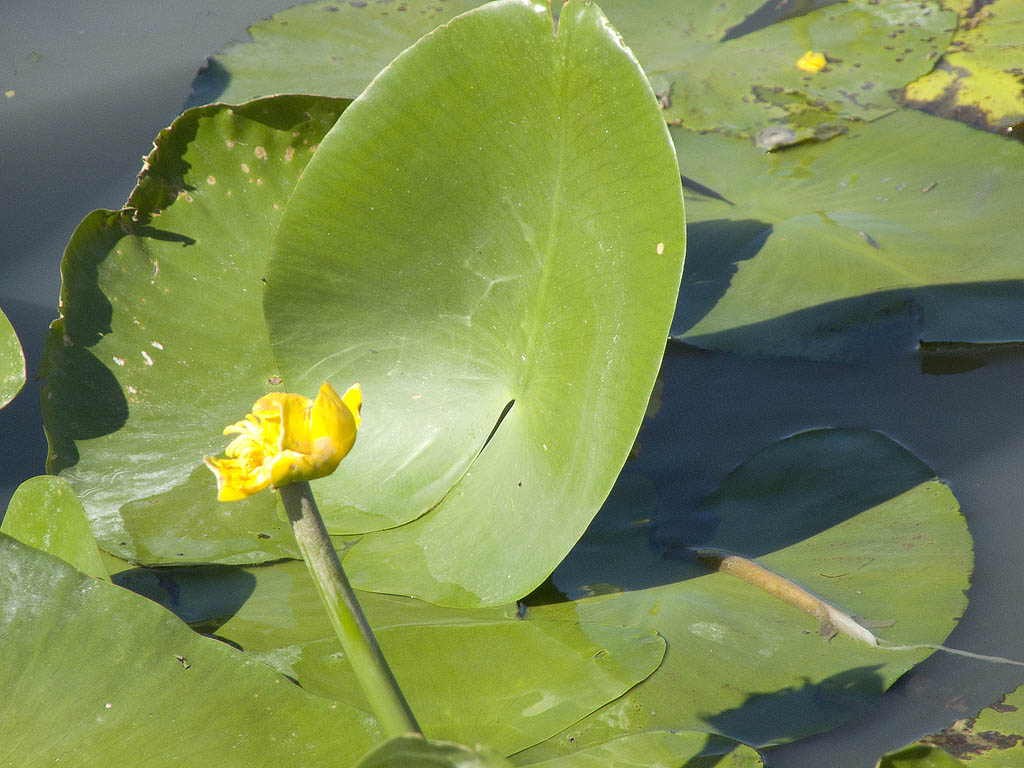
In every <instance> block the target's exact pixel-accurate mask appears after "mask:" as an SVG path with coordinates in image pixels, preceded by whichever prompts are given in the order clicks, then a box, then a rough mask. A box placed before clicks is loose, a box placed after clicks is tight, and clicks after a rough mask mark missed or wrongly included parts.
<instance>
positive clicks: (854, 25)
mask: <svg viewBox="0 0 1024 768" xmlns="http://www.w3.org/2000/svg"><path fill="white" fill-rule="evenodd" d="M822 6H823V7H822ZM602 7H603V8H604V10H605V12H606V13H607V14H608V17H609V18H610V19H611V20H612V21H613V22H614V23H615V24H616V25H617V26H618V28H619V29H620V30H621V31H622V34H623V35H624V36H625V38H626V40H627V41H629V42H630V44H631V45H632V46H633V47H634V50H635V51H636V54H637V58H639V59H640V63H641V64H642V65H643V67H644V70H645V71H646V72H647V76H648V77H649V78H650V79H651V85H652V86H654V89H655V91H657V92H658V94H659V97H660V99H661V103H662V106H663V114H664V116H665V118H666V120H668V121H670V122H672V123H673V124H676V125H683V126H686V127H687V128H689V129H691V130H694V131H719V132H724V133H729V134H734V135H739V136H747V137H754V138H755V139H756V141H757V143H758V144H759V145H761V146H763V147H764V148H766V149H767V148H772V147H775V146H779V145H785V144H792V143H795V142H797V141H802V140H804V139H808V138H815V137H822V138H827V137H828V136H831V135H835V134H836V133H839V132H841V131H843V130H844V128H845V125H846V123H847V122H848V121H849V120H851V119H856V120H872V119H874V118H876V117H880V116H882V115H884V114H886V113H888V112H890V111H892V110H893V109H894V108H895V107H896V102H895V101H894V100H893V99H892V97H891V96H890V95H889V91H890V90H892V89H894V88H900V87H902V86H903V85H905V84H906V83H908V82H910V81H911V80H913V79H914V78H916V77H918V76H920V75H922V74H925V73H927V72H928V71H930V70H931V68H932V67H933V66H934V64H935V61H936V60H937V57H938V55H939V54H940V53H941V52H942V51H943V50H944V48H945V45H946V44H947V43H948V42H949V39H950V36H951V34H952V32H953V29H954V28H955V26H956V16H955V15H954V14H952V13H949V12H946V11H942V10H941V9H940V7H939V5H938V4H937V3H935V2H915V3H909V2H885V3H878V2H871V0H854V1H853V2H844V3H838V4H836V3H813V4H812V3H778V2H767V3H763V4H762V2H761V0H724V1H723V0H699V1H698V2H693V1H692V0H691V1H690V2H685V3H679V2H674V0H647V2H642V3H638V2H636V1H635V0H607V2H605V3H602ZM810 50H813V51H816V52H821V53H823V54H824V55H825V57H826V59H827V64H826V66H825V68H824V69H823V70H821V71H820V72H814V73H809V72H804V71H801V70H800V69H798V68H797V66H796V63H797V60H798V59H799V58H800V57H801V56H802V55H803V54H804V53H805V52H807V51H810Z"/></svg>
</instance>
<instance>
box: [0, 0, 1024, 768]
mask: <svg viewBox="0 0 1024 768" xmlns="http://www.w3.org/2000/svg"><path fill="white" fill-rule="evenodd" d="M289 5H290V3H289V2H288V0H248V2H245V3H231V4H228V3H224V2H220V1H218V0H192V1H191V2H185V3H156V2H148V3H146V2H141V3H140V2H136V1H133V0H120V1H119V0H91V1H90V2H88V3H77V4H72V3H66V4H65V3H62V4H56V3H38V2H36V0H32V1H31V2H30V1H29V0H5V1H4V2H3V4H2V6H0V186H2V187H3V190H2V195H0V200H2V201H3V204H2V206H0V217H2V218H3V221H2V223H0V306H2V307H3V308H4V311H5V312H6V313H7V314H8V316H9V317H10V319H11V321H12V322H13V323H14V326H15V328H16V330H17V332H18V334H19V336H20V338H21V340H22V343H23V345H24V347H25V351H26V355H27V357H28V366H29V376H30V379H31V377H33V376H34V375H35V373H36V372H37V370H38V366H39V359H40V356H41V353H42V342H43V337H44V334H45V331H46V327H47V325H48V323H49V321H50V320H51V319H52V318H53V317H54V315H55V312H56V306H57V297H58V291H59V285H60V278H59V264H60V257H61V253H62V251H63V248H64V245H65V244H66V242H67V240H68V238H69V237H70V235H71V233H72V231H73V230H74V228H75V226H76V225H77V224H78V222H79V220H80V219H81V218H82V217H83V216H84V215H85V214H87V213H88V212H89V211H90V210H92V209H94V208H101V207H106V208H117V207H119V206H120V205H121V204H122V203H123V202H124V200H125V198H126V197H127V195H128V193H129V192H130V191H131V188H132V186H133V184H134V180H135V175H136V174H137V173H138V170H139V167H140V158H141V156H142V155H144V154H146V153H147V152H148V151H149V149H150V146H151V141H152V139H153V137H154V136H155V135H156V133H157V131H158V130H159V129H160V128H162V127H164V126H166V125H167V124H168V123H170V121H171V120H173V119H174V117H175V116H176V115H177V114H178V112H179V111H180V109H181V106H182V105H183V104H184V103H185V100H186V98H187V96H188V91H189V84H190V82H191V80H192V77H193V75H194V73H195V71H196V70H197V69H198V68H199V67H200V66H202V65H203V63H204V60H205V57H206V56H207V55H209V54H211V53H214V52H216V51H219V50H221V49H222V48H223V47H224V45H225V44H227V43H228V42H229V41H231V40H240V39H245V37H246V35H245V31H244V30H245V28H246V26H247V25H249V24H251V23H253V22H255V21H257V20H258V19H259V18H261V17H264V16H268V15H270V14H272V13H274V12H276V11H278V10H281V9H283V8H285V7H287V6H289ZM11 90H13V91H14V92H15V93H14V95H13V97H10V98H7V97H6V96H4V95H3V93H4V92H5V91H11ZM668 355H669V361H667V363H666V374H667V375H666V379H665V399H666V401H671V402H676V403H682V402H685V403H686V407H677V408H676V409H675V410H674V411H673V415H672V417H671V418H672V421H671V428H672V429H674V430H677V431H678V433H679V434H680V435H690V436H693V437H692V439H688V440H679V441H677V443H678V455H676V456H672V457H665V458H666V464H667V465H671V466H673V467H677V468H678V472H677V474H676V475H675V479H674V483H675V486H676V487H677V488H678V492H679V494H680V498H679V503H680V504H688V503H691V502H694V501H696V500H697V499H699V498H700V497H701V496H702V495H703V494H705V493H707V492H708V491H710V490H712V489H713V488H714V487H715V486H716V485H717V484H718V482H719V481H720V480H721V479H722V477H724V475H725V474H726V473H727V472H728V471H729V470H730V469H732V468H733V467H734V466H735V465H736V464H738V463H739V462H741V461H743V460H744V459H746V458H747V457H748V456H750V455H751V454H752V453H754V452H755V451H756V450H758V449H759V448H762V447H764V446H766V445H768V444H770V443H772V442H774V441H776V440H778V439H780V438H782V437H784V436H786V435H789V434H792V433H794V432H797V431H800V430H802V429H807V428H811V427H819V426H864V427H872V428H876V429H880V430H882V431H883V432H885V433H886V434H888V435H889V436H890V437H892V438H894V439H895V440H897V441H899V442H901V443H902V444H904V445H905V446H907V447H908V448H909V449H910V450H912V451H914V452H915V453H917V454H918V455H919V456H921V457H922V458H923V459H924V460H925V461H927V462H928V463H929V464H930V465H931V466H932V467H933V468H934V469H935V471H936V472H937V473H938V474H939V475H940V477H942V478H943V479H945V480H947V481H948V482H949V483H950V484H951V486H952V488H953V491H954V492H955V493H956V495H957V497H958V498H959V500H960V502H961V504H962V507H963V511H964V514H965V515H966V516H967V519H968V522H969V525H970V529H971V533H972V534H973V536H974V537H975V542H976V549H977V566H976V572H975V575H974V586H973V587H972V590H971V594H970V598H971V604H970V607H969V609H968V611H967V614H966V615H965V617H964V620H963V621H962V622H961V624H960V626H959V627H958V628H957V629H956V631H954V633H953V635H952V636H951V637H950V638H949V640H948V641H947V644H948V645H951V646H955V647H960V648H965V649H968V650H971V651H976V652H980V653H987V654H995V655H1000V656H1008V657H1013V658H1022V659H1024V633H1021V632H1020V631H1019V629H1018V628H1019V627H1020V626H1021V625H1022V618H1024V616H1022V614H1024V607H1022V601H1021V600H1020V595H1022V594H1024V568H1022V567H1021V565H1020V563H1021V557H1020V550H1021V547H1022V541H1024V534H1022V531H1024V526H1022V525H1021V523H1020V518H1021V514H1022V512H1024V504H1022V499H1024V493H1022V491H1024V480H1022V479H1021V478H1022V476H1024V475H1022V473H1021V470H1020V468H1021V467H1022V466H1024V396H1022V395H1021V386H1020V382H1021V381H1022V380H1024V353H1021V352H1020V351H1017V350H1009V351H1006V352H1005V353H1003V354H999V355H993V356H988V357H985V356H982V357H978V356H976V355H974V356H971V355H968V356H959V357H934V356H930V357H927V358H923V357H922V356H921V355H919V354H917V353H914V352H907V351H903V352H898V353H897V352H894V353H892V354H888V355H882V356H880V357H878V358H877V359H875V360H873V361H872V362H871V364H866V365H859V366H849V365H836V364H817V363H806V362H792V361H790V362H786V361H773V362H766V361H751V360H744V359H740V358H734V357H729V356H723V355H712V354H707V353H701V352H697V351H694V350H692V349H690V348H687V347H684V346H672V347H670V349H669V353H668ZM662 420H664V417H662ZM0 436H2V438H3V439H2V440H0V509H2V508H3V507H5V506H6V503H7V499H8V498H9V496H10V494H11V492H13V490H14V488H16V487H17V486H18V484H19V483H20V482H22V481H23V480H24V479H26V478H28V477H30V476H32V475H35V474H39V473H40V472H42V471H43V462H44V460H45V453H46V449H45V442H44V439H43V434H42V428H41V426H40V414H39V405H38V386H37V385H36V384H35V383H34V382H32V381H31V380H30V381H29V383H28V384H27V385H26V388H25V390H24V391H23V392H22V394H21V395H19V396H18V397H17V398H16V400H15V401H14V402H13V403H12V404H11V405H10V406H8V407H7V408H6V409H4V410H2V411H0ZM663 533H664V534H665V535H669V534H670V533H671V531H670V530H668V529H667V528H665V529H663ZM582 571H583V572H581V573H580V574H579V577H580V578H581V579H585V578H586V576H587V574H586V573H585V571H586V567H583V569H582ZM598 575H600V574H598ZM600 580H602V581H607V580H609V579H607V578H601V579H600ZM1022 682H1024V673H1022V672H1021V671H1020V670H1019V669H1017V668H1013V667H1005V666H996V665H992V664H987V663H984V662H979V661H973V660H969V659H963V658H957V657H951V656H945V655H943V654H936V655H934V656H933V657H931V658H930V659H928V660H927V661H926V662H925V663H923V664H922V665H920V666H919V667H918V668H916V669H915V670H913V671H912V672H911V673H909V674H908V675H907V676H905V677H904V679H903V680H901V681H900V682H899V683H898V684H897V685H896V686H895V687H894V688H893V689H892V690H890V691H889V692H888V693H887V694H886V695H885V697H884V698H883V699H882V701H881V702H880V704H879V706H878V708H877V710H876V711H875V712H874V713H873V714H871V715H870V716H868V717H865V718H862V719H860V720H859V721H857V722H854V723H850V724H848V725H847V726H845V727H843V728H841V729H839V730H837V731H834V732H832V733H829V734H825V735H823V736H820V737H817V738H812V739H808V740H805V741H802V742H799V743H797V744H793V745H790V746H787V747H784V748H781V749H778V750H776V751H774V752H773V753H771V754H769V756H768V759H769V764H770V765H771V766H774V767H775V768H801V767H802V766H815V767H817V766H823V765H827V766H833V767H834V768H847V767H849V768H861V767H863V766H873V765H874V761H875V758H876V757H877V756H878V755H879V754H881V753H882V752H884V751H886V750H889V749H893V748H896V747H899V746H902V745H903V744H904V743H906V742H908V741H910V740H912V739H914V738H917V737H918V736H920V735H922V734H924V733H926V732H929V731H932V730H936V729H938V728H942V727H944V726H946V725H948V724H949V723H950V722H951V721H952V720H953V719H955V718H957V717H962V716H965V715H968V714H971V713H973V712H974V711H975V710H977V709H979V708H980V707H983V706H985V705H987V704H989V703H991V702H992V701H994V700H995V699H997V698H998V697H999V696H1000V695H1001V694H1002V693H1003V692H1005V691H1007V690H1009V689H1012V688H1014V687H1016V686H1017V685H1020V684H1021V683H1022Z"/></svg>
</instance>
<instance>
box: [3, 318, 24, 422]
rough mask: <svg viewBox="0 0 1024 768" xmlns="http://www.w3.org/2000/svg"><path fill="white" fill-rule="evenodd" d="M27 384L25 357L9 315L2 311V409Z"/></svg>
mask: <svg viewBox="0 0 1024 768" xmlns="http://www.w3.org/2000/svg"><path fill="white" fill-rule="evenodd" d="M24 383H25V355H24V353H23V352H22V351H21V343H20V342H19V341H18V335H17V334H16V333H15V332H14V328H13V327H12V326H11V321H10V320H8V319H7V315H5V314H4V313H3V311H2V310H0V408H3V407H4V406H5V405H7V404H8V403H9V402H11V400H13V399H14V396H15V395H16V394H18V392H20V391H21V387H22V385H24Z"/></svg>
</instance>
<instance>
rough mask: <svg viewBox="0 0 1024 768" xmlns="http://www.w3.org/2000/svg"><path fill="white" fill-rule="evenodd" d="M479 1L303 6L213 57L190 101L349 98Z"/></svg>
mask: <svg viewBox="0 0 1024 768" xmlns="http://www.w3.org/2000/svg"><path fill="white" fill-rule="evenodd" d="M480 4H481V0H402V1H401V2H399V3H393V2H387V3H382V2H377V1H376V0H369V2H362V0H356V2H333V0H328V2H318V3H304V4H303V5H299V6H297V7H295V8H289V9H287V10H284V11H281V12H280V13H277V14H275V15H274V16H272V17H271V18H269V19H266V20H265V21H260V22H258V23H256V24H253V25H252V26H251V27H249V34H250V35H252V41H251V42H245V43H233V44H232V45H229V46H228V47H227V48H226V49H225V50H224V51H223V52H222V53H219V54H217V55H216V56H211V57H210V60H209V62H208V63H207V66H206V67H205V68H204V69H202V70H201V71H200V72H199V74H198V75H197V76H196V79H195V82H193V84H192V95H191V96H190V97H189V106H198V105H200V104H207V103H209V102H213V101H224V102H228V103H230V104H238V103H240V102H243V101H249V100H250V99H255V98H256V97H258V96H270V95H272V94H276V93H316V94H320V95H322V96H335V97H338V98H348V99H354V98H355V97H356V96H358V95H359V94H360V93H362V92H363V89H364V88H366V86H367V85H369V84H370V81H371V80H372V79H373V78H374V77H375V76H376V75H377V73H378V72H380V71H381V70H382V69H384V67H386V66H387V65H388V63H389V62H390V61H391V60H392V59H393V58H395V56H397V55H398V54H399V53H401V52H402V51H403V50H405V49H406V48H408V47H409V46H410V45H412V44H413V43H415V42H416V41H417V40H418V39H419V38H420V37H422V36H423V35H425V34H427V33H428V32H430V31H431V30H432V29H434V27H437V26H439V25H441V24H444V23H445V22H447V21H449V20H450V19H451V18H452V17H453V16H455V15H457V14H459V13H463V12H465V11H468V10H470V9H471V8H475V7H476V6H478V5H480Z"/></svg>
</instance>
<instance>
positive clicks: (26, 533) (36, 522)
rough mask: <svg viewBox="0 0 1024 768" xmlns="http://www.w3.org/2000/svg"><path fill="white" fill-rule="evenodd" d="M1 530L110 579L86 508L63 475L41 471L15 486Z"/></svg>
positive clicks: (83, 569)
mask: <svg viewBox="0 0 1024 768" xmlns="http://www.w3.org/2000/svg"><path fill="white" fill-rule="evenodd" d="M0 531H3V532H4V533H6V534H7V535H8V536H11V537H13V538H15V539H18V540H19V541H20V542H22V543H23V544H28V545H29V546H30V547H35V548H36V549H40V550H42V551H43V552H49V553H50V554H51V555H56V556H57V557H59V558H61V559H62V560H64V561H65V562H68V563H70V564H71V565H73V566H75V567H76V568H78V570H80V571H82V572H83V573H87V574H88V575H90V576H93V577H95V578H97V579H105V580H107V581H109V580H110V577H109V576H108V575H107V569H106V567H105V566H104V565H103V560H102V559H101V558H100V551H99V549H98V548H97V547H96V539H94V538H93V536H92V531H90V530H89V521H88V520H87V519H86V517H85V510H84V509H82V504H81V502H80V501H79V500H78V497H77V496H75V492H74V491H73V490H72V488H71V485H70V483H68V482H67V481H66V480H64V479H62V478H59V477H53V476H50V475H44V476H41V477H33V478H30V479H29V480H26V481H25V482H24V483H22V484H21V485H20V486H18V489H17V490H16V491H15V492H14V495H13V496H12V497H11V501H10V504H9V505H8V506H7V512H6V513H5V515H4V519H3V523H0Z"/></svg>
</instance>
